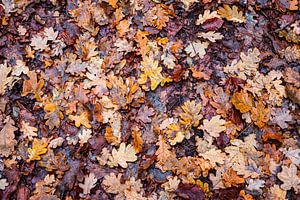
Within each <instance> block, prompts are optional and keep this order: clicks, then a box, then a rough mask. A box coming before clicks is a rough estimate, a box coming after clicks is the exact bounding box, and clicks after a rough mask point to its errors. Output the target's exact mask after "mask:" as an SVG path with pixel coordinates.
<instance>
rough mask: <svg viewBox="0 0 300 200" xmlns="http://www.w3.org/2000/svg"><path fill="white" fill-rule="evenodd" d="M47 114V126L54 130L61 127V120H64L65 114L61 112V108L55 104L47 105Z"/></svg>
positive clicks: (45, 108)
mask: <svg viewBox="0 0 300 200" xmlns="http://www.w3.org/2000/svg"><path fill="white" fill-rule="evenodd" d="M44 110H45V111H46V112H47V113H46V114H45V119H47V121H46V125H47V126H49V128H50V129H51V130H52V129H53V128H54V127H57V128H58V127H59V125H60V120H62V119H63V118H64V115H63V113H62V112H61V111H60V109H59V107H58V106H57V105H56V104H55V103H47V104H46V105H45V107H44Z"/></svg>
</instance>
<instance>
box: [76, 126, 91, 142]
mask: <svg viewBox="0 0 300 200" xmlns="http://www.w3.org/2000/svg"><path fill="white" fill-rule="evenodd" d="M91 137H92V130H90V129H86V128H83V129H82V130H81V131H80V132H79V134H78V138H79V143H80V146H83V145H84V144H85V143H87V142H88V140H89V139H90V138H91Z"/></svg>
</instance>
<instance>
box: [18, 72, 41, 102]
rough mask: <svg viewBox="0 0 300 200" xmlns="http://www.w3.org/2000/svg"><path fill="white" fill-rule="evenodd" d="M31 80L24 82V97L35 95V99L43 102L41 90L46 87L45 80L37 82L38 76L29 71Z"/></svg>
mask: <svg viewBox="0 0 300 200" xmlns="http://www.w3.org/2000/svg"><path fill="white" fill-rule="evenodd" d="M27 75H28V77H29V80H25V81H24V82H23V91H22V96H26V95H27V94H29V93H33V94H34V98H36V100H38V101H40V100H41V96H40V95H41V90H42V88H43V86H44V80H42V79H40V80H39V82H38V81H37V74H36V72H35V71H29V72H28V73H27Z"/></svg>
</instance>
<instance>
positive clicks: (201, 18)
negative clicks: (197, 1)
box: [196, 10, 221, 25]
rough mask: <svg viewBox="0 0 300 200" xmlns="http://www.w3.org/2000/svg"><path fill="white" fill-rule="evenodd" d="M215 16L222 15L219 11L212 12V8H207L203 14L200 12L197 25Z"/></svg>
mask: <svg viewBox="0 0 300 200" xmlns="http://www.w3.org/2000/svg"><path fill="white" fill-rule="evenodd" d="M213 18H219V19H220V18H221V16H220V15H218V13H217V11H213V12H210V10H205V11H204V13H203V15H202V14H199V16H198V19H197V21H196V25H201V24H203V23H204V22H206V21H207V20H209V19H213Z"/></svg>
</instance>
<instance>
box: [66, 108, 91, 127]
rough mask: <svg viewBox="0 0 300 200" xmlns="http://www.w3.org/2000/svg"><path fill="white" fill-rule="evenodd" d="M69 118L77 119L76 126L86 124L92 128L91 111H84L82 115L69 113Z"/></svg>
mask: <svg viewBox="0 0 300 200" xmlns="http://www.w3.org/2000/svg"><path fill="white" fill-rule="evenodd" d="M69 119H70V120H72V121H75V126H76V127H80V125H83V126H85V127H86V128H92V126H91V124H90V120H89V113H88V112H82V113H81V114H80V115H76V116H75V115H69Z"/></svg>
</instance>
